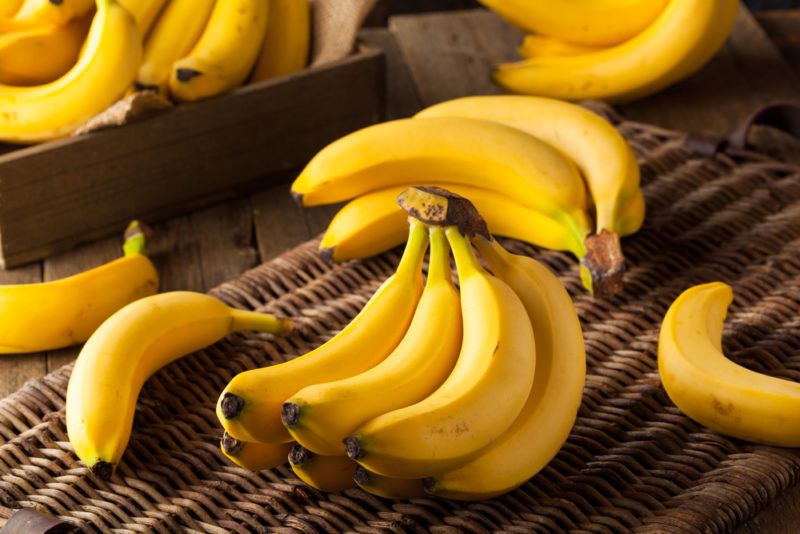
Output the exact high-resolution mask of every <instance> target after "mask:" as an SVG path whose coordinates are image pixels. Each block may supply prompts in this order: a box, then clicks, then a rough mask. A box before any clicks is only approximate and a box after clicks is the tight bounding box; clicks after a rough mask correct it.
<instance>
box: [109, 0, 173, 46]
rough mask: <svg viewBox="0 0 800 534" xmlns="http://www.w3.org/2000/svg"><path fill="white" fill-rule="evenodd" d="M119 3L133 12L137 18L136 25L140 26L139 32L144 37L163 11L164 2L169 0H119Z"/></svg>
mask: <svg viewBox="0 0 800 534" xmlns="http://www.w3.org/2000/svg"><path fill="white" fill-rule="evenodd" d="M117 1H118V2H119V4H120V5H121V6H122V7H124V8H125V9H127V10H128V11H130V12H131V15H133V18H134V19H136V25H137V26H138V27H139V34H140V35H141V36H142V37H143V38H144V37H145V36H146V35H147V34H148V32H149V31H150V28H152V27H153V23H154V22H155V21H156V17H158V14H159V13H161V10H162V9H163V8H164V4H165V3H166V2H167V0H117Z"/></svg>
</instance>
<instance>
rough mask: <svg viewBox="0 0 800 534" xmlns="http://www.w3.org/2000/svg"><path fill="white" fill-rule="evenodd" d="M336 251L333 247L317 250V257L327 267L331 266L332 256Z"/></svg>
mask: <svg viewBox="0 0 800 534" xmlns="http://www.w3.org/2000/svg"><path fill="white" fill-rule="evenodd" d="M335 251H336V249H335V248H334V247H327V248H321V249H319V257H320V258H322V261H324V262H325V263H327V264H328V265H333V255H334V252H335Z"/></svg>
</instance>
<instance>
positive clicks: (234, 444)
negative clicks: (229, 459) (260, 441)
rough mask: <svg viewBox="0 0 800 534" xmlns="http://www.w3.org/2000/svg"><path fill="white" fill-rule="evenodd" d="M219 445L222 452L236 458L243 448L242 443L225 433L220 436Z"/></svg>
mask: <svg viewBox="0 0 800 534" xmlns="http://www.w3.org/2000/svg"><path fill="white" fill-rule="evenodd" d="M219 444H220V446H221V447H222V450H224V451H225V452H226V453H228V454H230V455H231V456H236V455H237V454H238V453H239V451H240V450H241V449H242V447H243V446H244V442H243V441H239V440H238V439H236V438H234V437H233V436H231V435H230V434H228V433H227V432H225V433H223V434H222V439H221V440H220V441H219Z"/></svg>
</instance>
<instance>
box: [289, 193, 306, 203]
mask: <svg viewBox="0 0 800 534" xmlns="http://www.w3.org/2000/svg"><path fill="white" fill-rule="evenodd" d="M289 193H290V194H291V195H292V200H294V201H295V202H297V205H298V206H302V205H303V193H298V192H297V191H290V192H289Z"/></svg>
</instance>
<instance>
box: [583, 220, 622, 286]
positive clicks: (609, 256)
mask: <svg viewBox="0 0 800 534" xmlns="http://www.w3.org/2000/svg"><path fill="white" fill-rule="evenodd" d="M584 243H585V245H586V257H585V258H583V259H582V260H581V261H582V263H583V265H584V266H585V267H586V268H587V269H588V270H589V273H590V274H591V275H592V291H593V292H594V294H595V296H597V297H600V298H603V299H607V298H611V297H613V296H614V295H616V294H617V293H619V292H620V291H622V276H623V274H624V273H625V256H623V254H622V246H621V244H620V242H619V236H618V235H617V234H615V233H614V232H609V231H608V230H601V231H600V233H598V234H594V235H590V236H588V237H587V238H586V240H585V241H584Z"/></svg>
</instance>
